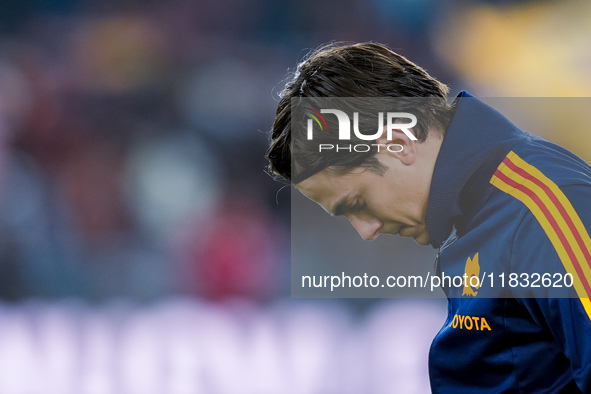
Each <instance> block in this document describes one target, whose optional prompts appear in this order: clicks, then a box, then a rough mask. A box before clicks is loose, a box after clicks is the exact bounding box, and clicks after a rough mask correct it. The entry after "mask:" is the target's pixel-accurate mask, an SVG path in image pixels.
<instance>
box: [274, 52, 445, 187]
mask: <svg viewBox="0 0 591 394" xmlns="http://www.w3.org/2000/svg"><path fill="white" fill-rule="evenodd" d="M448 91H449V89H448V87H447V86H446V85H444V84H442V83H441V82H439V81H437V80H436V79H434V78H432V77H431V76H430V75H429V74H427V72H426V71H425V70H423V69H422V68H421V67H419V66H417V65H416V64H414V63H412V62H410V61H409V60H407V59H406V58H405V57H403V56H401V55H398V54H397V53H395V52H393V51H392V50H390V49H389V48H387V47H386V46H384V45H381V44H377V43H372V42H367V43H359V44H352V45H340V44H328V45H325V46H322V47H320V48H319V49H317V50H315V51H312V52H311V53H310V54H309V55H308V56H307V57H306V58H305V59H304V60H303V61H302V62H300V63H299V64H298V66H297V68H296V70H295V72H294V73H293V75H292V76H291V78H290V79H289V80H288V81H287V83H286V84H285V87H284V89H283V91H282V92H281V93H280V97H281V100H280V101H279V104H278V106H277V112H276V117H275V122H274V124H273V130H272V132H271V141H270V146H269V148H268V150H267V154H266V156H267V159H268V160H269V166H268V171H269V172H270V173H271V174H273V175H275V176H279V177H282V178H284V179H286V180H288V181H292V182H294V183H298V182H300V181H302V180H304V179H305V178H306V177H309V176H311V175H313V174H314V173H317V172H320V171H322V170H323V169H325V168H327V167H330V168H331V169H334V170H336V171H342V172H346V171H348V170H350V169H352V168H355V167H359V166H364V167H367V168H369V169H372V170H375V171H378V172H383V170H384V167H383V165H381V164H380V162H379V161H378V160H377V158H376V157H375V153H376V151H375V149H372V150H370V151H368V152H367V153H358V152H346V151H344V152H339V154H337V155H326V154H319V153H318V152H315V151H314V149H308V148H307V147H305V146H294V144H305V140H304V139H300V138H298V139H295V138H292V121H296V120H295V119H294V120H292V114H291V104H292V99H294V98H296V99H297V98H304V97H306V98H315V97H318V98H320V97H374V98H376V97H399V98H409V100H406V103H407V106H408V107H409V108H412V109H413V110H414V111H415V112H419V116H417V117H418V123H417V126H416V127H415V128H414V132H415V136H416V137H417V139H418V140H419V141H421V142H422V141H425V139H426V138H427V134H428V131H429V129H430V128H432V127H433V126H434V128H435V129H437V130H439V131H440V132H441V133H444V132H445V128H446V127H447V124H448V123H449V120H450V119H451V116H452V107H451V106H450V105H449V104H448V103H447V93H448ZM424 97H432V98H437V99H430V100H427V101H426V100H419V101H417V99H416V98H424ZM412 98H415V99H414V100H413V99H412ZM397 109H399V110H403V109H402V108H397ZM297 121H300V120H299V119H298V120H297ZM360 126H361V125H360ZM324 138H332V140H333V142H334V140H335V139H336V137H335V136H334V135H332V136H331V135H328V134H326V135H325V137H324ZM325 142H328V141H325ZM351 142H352V143H353V142H355V141H354V139H353V140H352V141H351ZM300 148H301V149H300ZM294 149H297V151H298V152H306V153H305V154H304V155H303V156H302V157H300V156H299V155H298V160H297V162H296V163H293V168H292V154H293V150H294Z"/></svg>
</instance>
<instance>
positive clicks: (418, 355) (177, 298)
mask: <svg viewBox="0 0 591 394" xmlns="http://www.w3.org/2000/svg"><path fill="white" fill-rule="evenodd" d="M590 18H591V3H589V2H587V1H584V0H563V1H524V0H522V1H517V0H514V1H510V0H488V1H484V0H481V1H476V0H472V1H468V0H464V1H460V0H450V1H442V0H370V1H361V0H340V1H318V0H315V1H310V0H301V1H297V2H296V1H276V0H275V1H274V0H251V1H246V0H169V1H156V0H144V1H137V0H118V1H115V0H102V1H98V0H21V1H18V2H8V1H4V2H1V3H0V394H20V393H23V394H25V393H27V394H29V393H44V394H69V393H72V394H74V393H75V394H86V393H88V394H111V393H124V394H128V393H137V394H150V393H154V394H169V393H170V394H176V393H179V394H181V393H207V394H217V393H230V394H231V393H241V394H242V393H253V394H265V393H270V394H275V393H294V394H307V393H311V394H312V393H318V394H330V393H339V394H341V393H427V392H429V384H428V375H427V366H426V362H427V353H428V348H429V344H430V341H431V339H432V337H433V336H434V335H435V333H436V332H437V330H438V329H439V328H440V327H441V325H442V324H443V322H444V320H445V315H446V307H445V302H441V300H439V301H433V300H431V301H429V300H367V299H365V300H350V299H349V300H297V299H291V298H289V295H290V288H289V283H290V277H289V275H290V217H289V212H290V192H289V188H286V189H281V187H282V185H281V184H279V183H277V182H274V181H273V180H272V179H271V178H270V177H268V176H267V175H266V174H265V173H264V166H265V160H264V157H263V156H264V152H265V149H266V146H267V141H268V135H267V132H268V130H270V128H271V125H272V122H273V119H274V112H275V107H276V104H277V94H278V92H279V91H280V90H281V88H282V86H283V82H282V81H284V80H285V78H286V77H287V76H288V75H289V72H290V71H293V69H294V68H295V65H296V64H297V61H298V60H299V59H301V58H302V57H303V56H304V55H305V54H306V53H307V52H308V51H309V50H311V49H313V48H316V47H318V46H319V45H321V44H323V43H326V42H329V41H367V40H373V41H378V42H382V43H385V44H388V45H389V46H390V47H391V48H393V49H394V50H396V51H397V52H399V53H401V54H403V55H405V56H407V57H408V58H409V59H411V60H413V61H415V62H417V63H418V64H420V65H422V66H423V67H424V68H426V69H427V71H428V72H429V73H430V74H432V75H433V76H434V77H436V78H438V79H439V80H441V81H442V82H444V83H447V84H449V85H450V86H451V89H452V94H454V95H455V94H457V93H458V92H459V91H460V90H469V91H471V92H472V93H473V94H475V95H477V96H479V97H488V96H491V97H494V96H500V97H504V96H523V97H529V96H537V97H552V96H561V97H585V96H590V95H591V73H590V72H589V70H591V46H590V45H589V38H588V37H591V24H589V23H588V21H589V20H590ZM585 37H587V38H585ZM543 115H544V116H545V117H546V118H544V119H547V121H548V122H550V124H555V125H557V127H555V128H551V132H549V133H546V134H545V135H544V137H546V138H548V139H551V140H553V141H555V142H558V143H560V144H562V145H564V146H566V147H567V148H569V149H571V150H573V151H575V153H577V154H579V155H580V156H582V157H583V158H585V159H586V160H587V161H591V144H590V142H591V134H590V133H589V132H588V131H587V130H585V129H584V128H583V129H582V128H581V127H573V128H574V129H575V130H573V131H572V132H571V131H570V130H565V127H564V125H565V124H567V125H568V120H567V123H565V122H564V121H565V119H558V118H549V119H548V118H547V117H548V116H549V115H548V114H543ZM552 122H554V123H552ZM518 124H519V123H518ZM587 124H588V123H587ZM559 125H560V126H559ZM532 131H535V130H532ZM311 236H312V237H313V236H314V234H313V232H311ZM407 247H408V248H409V250H408V251H405V253H408V254H409V255H412V253H414V251H415V250H417V253H420V254H417V256H419V255H420V256H421V258H424V257H425V252H424V251H422V250H421V251H419V247H418V246H416V245H412V244H408V246H407ZM433 254H434V252H433ZM431 257H432V256H429V258H431Z"/></svg>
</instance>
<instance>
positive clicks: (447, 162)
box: [427, 91, 528, 248]
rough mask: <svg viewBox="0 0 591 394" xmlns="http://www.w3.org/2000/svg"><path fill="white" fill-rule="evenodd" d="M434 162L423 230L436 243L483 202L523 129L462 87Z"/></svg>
mask: <svg viewBox="0 0 591 394" xmlns="http://www.w3.org/2000/svg"><path fill="white" fill-rule="evenodd" d="M456 100H457V106H456V111H455V114H454V116H453V118H452V121H451V123H450V125H449V127H448V129H447V132H446V135H445V138H444V140H443V144H442V145H441V150H440V151H439V155H438V157H437V161H436V163H435V170H434V172H433V180H432V181H431V190H430V193H429V202H428V204H427V231H428V233H429V235H430V237H431V245H432V246H433V247H434V248H439V247H440V246H441V244H442V243H443V242H444V241H445V239H446V238H447V237H448V236H449V235H450V233H451V231H452V230H453V228H454V227H455V228H456V230H457V231H458V234H459V235H460V236H461V235H462V232H463V231H464V230H465V227H466V225H467V223H468V221H469V220H470V219H471V217H472V216H473V215H474V213H475V210H476V209H477V208H478V207H479V205H480V204H481V203H482V202H483V201H484V199H485V197H486V195H487V190H490V188H488V186H489V181H490V178H491V177H492V175H493V174H494V172H495V170H496V168H497V167H498V165H499V163H500V162H501V161H502V160H503V159H504V158H505V156H506V155H507V154H508V153H509V152H510V151H511V149H512V148H513V147H514V146H515V145H516V144H517V143H518V142H519V141H520V140H522V139H523V138H524V137H525V136H527V135H528V133H525V132H523V131H521V130H519V129H518V128H517V127H516V126H515V125H514V124H513V123H511V122H510V121H509V120H508V119H507V118H505V117H504V116H503V115H501V114H500V113H499V112H498V111H496V110H495V109H493V108H491V107H489V106H488V105H486V104H484V103H483V102H482V101H480V100H478V99H476V98H475V97H474V96H472V95H471V94H469V93H467V92H465V91H463V92H461V93H460V94H459V95H458V97H457V99H456Z"/></svg>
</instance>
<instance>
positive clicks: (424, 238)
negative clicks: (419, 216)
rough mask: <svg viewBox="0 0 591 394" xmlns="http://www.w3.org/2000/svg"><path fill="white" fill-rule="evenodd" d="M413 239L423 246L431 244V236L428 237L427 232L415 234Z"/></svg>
mask: <svg viewBox="0 0 591 394" xmlns="http://www.w3.org/2000/svg"><path fill="white" fill-rule="evenodd" d="M414 240H415V242H416V243H418V244H419V245H423V246H427V245H430V244H431V238H430V237H429V235H428V234H427V233H421V234H419V235H417V236H416V237H414Z"/></svg>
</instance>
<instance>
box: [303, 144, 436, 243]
mask: <svg viewBox="0 0 591 394" xmlns="http://www.w3.org/2000/svg"><path fill="white" fill-rule="evenodd" d="M421 145H422V144H421ZM416 153H417V152H416V150H415V152H414V154H415V156H413V157H411V158H410V161H409V160H408V159H409V158H408V157H401V156H397V155H393V154H389V153H387V152H385V153H381V152H380V153H378V154H377V157H378V160H380V162H381V163H382V164H384V165H385V166H386V167H387V170H386V172H385V173H383V174H379V173H377V172H375V171H371V170H368V169H364V168H356V169H354V170H352V171H350V172H348V173H346V174H336V173H335V172H334V171H331V170H330V169H325V170H323V171H321V172H319V173H317V174H314V175H313V176H311V177H309V178H307V179H305V180H303V181H301V182H300V183H298V184H297V185H296V187H297V189H299V190H300V191H301V192H302V193H303V194H304V195H305V196H306V197H308V198H310V199H311V200H313V201H315V202H317V203H318V204H320V205H321V206H322V207H323V208H324V209H325V210H326V211H327V212H328V213H329V214H331V215H335V216H336V215H344V216H345V217H346V218H347V219H349V221H350V222H351V224H352V225H353V227H355V229H356V230H357V231H358V232H359V235H361V237H362V238H363V239H366V240H372V239H375V238H376V237H377V236H378V235H379V234H400V235H401V236H404V237H412V238H414V239H415V241H416V242H417V243H419V244H421V245H428V244H429V243H430V238H429V234H428V233H427V227H426V216H427V200H428V197H429V189H430V186H431V176H432V173H433V168H434V164H435V158H436V154H435V156H434V157H433V158H432V160H423V161H419V160H417V157H416ZM411 154H413V152H411Z"/></svg>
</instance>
